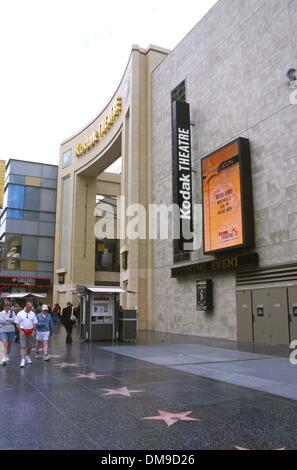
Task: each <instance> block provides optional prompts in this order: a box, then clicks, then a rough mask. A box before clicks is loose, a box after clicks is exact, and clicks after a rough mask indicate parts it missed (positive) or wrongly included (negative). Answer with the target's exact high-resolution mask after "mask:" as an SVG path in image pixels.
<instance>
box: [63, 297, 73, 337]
mask: <svg viewBox="0 0 297 470" xmlns="http://www.w3.org/2000/svg"><path fill="white" fill-rule="evenodd" d="M73 317H74V313H73V306H72V303H71V302H67V307H65V308H63V311H62V317H61V323H62V325H63V326H64V328H65V330H66V344H71V343H72V336H71V335H72V329H73V326H74V325H75V320H73Z"/></svg>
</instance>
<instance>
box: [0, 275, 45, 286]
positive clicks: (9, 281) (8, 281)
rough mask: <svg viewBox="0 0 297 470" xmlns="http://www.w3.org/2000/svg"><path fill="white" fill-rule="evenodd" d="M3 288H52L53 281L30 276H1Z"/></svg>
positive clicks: (0, 283) (0, 281) (0, 282)
mask: <svg viewBox="0 0 297 470" xmlns="http://www.w3.org/2000/svg"><path fill="white" fill-rule="evenodd" d="M0 285H1V286H18V287H22V286H34V287H50V286H51V280H50V279H45V278H37V277H30V276H11V277H10V276H0Z"/></svg>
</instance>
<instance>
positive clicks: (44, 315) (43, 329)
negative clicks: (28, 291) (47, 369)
mask: <svg viewBox="0 0 297 470" xmlns="http://www.w3.org/2000/svg"><path fill="white" fill-rule="evenodd" d="M37 322H38V323H37V331H36V359H39V347H40V345H42V344H43V353H44V356H43V360H44V361H48V360H49V356H48V354H47V352H48V339H49V336H50V335H52V334H53V323H52V316H51V315H50V314H49V313H48V306H47V305H42V306H41V312H40V313H38V315H37Z"/></svg>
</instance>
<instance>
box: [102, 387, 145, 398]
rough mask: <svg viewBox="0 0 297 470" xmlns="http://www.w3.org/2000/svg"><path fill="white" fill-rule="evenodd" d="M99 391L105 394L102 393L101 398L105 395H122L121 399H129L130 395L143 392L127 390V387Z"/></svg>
mask: <svg viewBox="0 0 297 470" xmlns="http://www.w3.org/2000/svg"><path fill="white" fill-rule="evenodd" d="M101 390H103V391H105V392H106V393H103V396H106V395H122V396H123V397H131V393H140V392H143V390H128V388H127V387H121V388H102V389H101Z"/></svg>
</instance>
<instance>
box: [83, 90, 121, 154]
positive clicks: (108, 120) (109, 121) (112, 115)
mask: <svg viewBox="0 0 297 470" xmlns="http://www.w3.org/2000/svg"><path fill="white" fill-rule="evenodd" d="M121 112H122V98H121V97H120V96H118V97H117V98H116V99H115V101H114V103H113V105H112V107H111V109H110V110H109V112H108V113H107V114H106V116H105V117H104V118H103V119H102V121H101V122H100V124H99V125H98V126H97V127H96V128H95V129H94V130H93V132H92V134H91V135H90V136H89V137H88V138H87V139H86V140H85V141H84V142H82V143H79V144H78V145H77V146H76V149H75V153H76V156H77V157H81V156H82V155H83V154H84V153H86V152H88V151H89V150H91V148H92V147H94V146H95V145H96V144H97V143H98V142H100V140H102V138H103V137H104V136H105V135H106V134H107V133H108V131H109V130H110V129H111V127H112V126H113V125H114V123H115V121H116V120H117V118H118V117H119V115H120V114H121Z"/></svg>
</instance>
